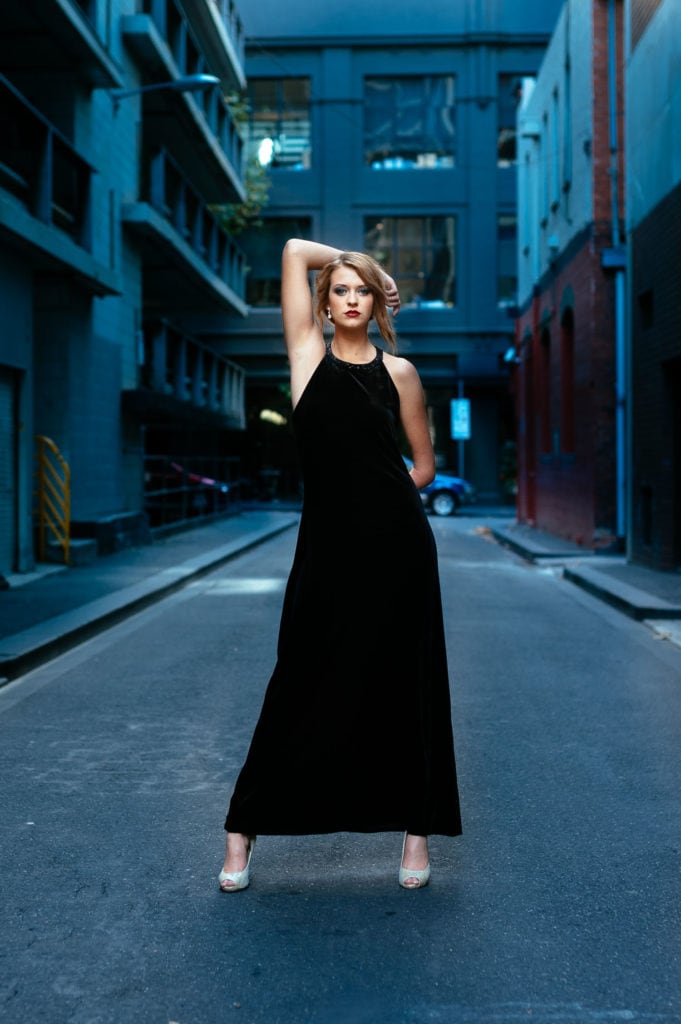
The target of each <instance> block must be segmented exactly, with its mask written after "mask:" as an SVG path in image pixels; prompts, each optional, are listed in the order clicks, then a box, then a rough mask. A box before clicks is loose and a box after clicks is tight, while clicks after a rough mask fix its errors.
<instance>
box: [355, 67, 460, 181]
mask: <svg viewBox="0 0 681 1024" xmlns="http://www.w3.org/2000/svg"><path fill="white" fill-rule="evenodd" d="M454 81H455V80H454V75H419V76H417V75H412V76H405V77H403V78H392V77H390V78H387V77H381V78H365V79H364V159H365V163H366V164H367V165H368V166H369V167H373V168H375V169H379V170H394V169H401V168H405V167H407V168H413V167H418V168H421V167H453V166H454V157H455V153H456V149H455V123H454V121H455V111H454Z"/></svg>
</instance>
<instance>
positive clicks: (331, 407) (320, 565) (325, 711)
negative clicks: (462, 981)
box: [219, 239, 461, 892]
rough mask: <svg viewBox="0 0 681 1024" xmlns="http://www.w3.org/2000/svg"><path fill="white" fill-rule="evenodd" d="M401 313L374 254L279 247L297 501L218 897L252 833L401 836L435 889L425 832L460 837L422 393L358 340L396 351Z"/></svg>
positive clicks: (411, 879) (410, 864)
mask: <svg viewBox="0 0 681 1024" xmlns="http://www.w3.org/2000/svg"><path fill="white" fill-rule="evenodd" d="M312 270H321V273H320V274H319V275H318V277H317V280H316V314H317V317H318V318H319V319H316V318H315V310H314V309H313V304H312V301H311V296H310V288H309V284H308V274H309V272H310V271H312ZM399 305H400V300H399V294H398V290H397V287H396V285H395V282H394V281H393V280H392V278H391V277H389V276H388V275H387V274H386V273H385V272H384V271H383V270H382V269H381V267H380V266H379V265H378V264H377V263H376V262H375V261H374V260H372V259H371V258H370V257H368V256H366V255H364V254H362V253H347V252H343V251H341V250H340V249H335V248H332V247H331V246H327V245H321V244H318V243H315V242H308V241H303V240H301V239H291V240H289V241H288V242H287V243H286V246H285V248H284V253H283V260H282V314H283V322H284V334H285V338H286V347H287V352H288V357H289V362H290V368H291V398H292V403H293V408H294V412H293V426H294V430H295V433H296V437H297V440H298V444H299V449H300V455H301V461H302V467H303V477H304V484H305V490H304V495H305V496H304V503H303V513H302V518H301V523H300V531H299V536H298V544H297V548H296V554H295V558H294V563H293V567H292V569H291V575H290V578H289V581H288V585H287V589H286V595H285V599H284V607H283V612H282V620H281V627H280V633H279V643H278V650H277V664H276V667H275V670H274V673H273V675H272V679H271V680H270V684H269V687H268V689H267V693H266V696H265V701H264V704H263V708H262V712H261V715H260V719H259V721H258V724H257V726H256V729H255V733H254V735H253V740H252V743H251V747H250V750H249V753H248V757H247V759H246V763H245V764H244V767H243V769H242V771H241V773H240V775H239V778H238V780H237V784H236V787H235V790H234V795H233V797H232V801H231V804H230V808H229V813H228V815H227V821H226V823H225V829H226V830H227V850H226V855H225V862H224V867H223V870H222V871H221V872H220V876H219V880H220V888H221V889H222V890H223V891H224V892H235V891H238V890H239V889H244V888H246V886H247V885H248V882H249V866H250V859H251V853H252V851H253V844H254V842H255V836H256V834H257V833H262V834H269V835H307V834H313V833H329V832H341V831H343V832H345V831H348V832H379V831H400V832H404V833H405V837H404V843H403V848H402V863H401V866H400V871H399V882H400V885H402V886H403V887H404V888H408V889H417V888H420V887H422V886H424V885H426V884H427V882H428V879H429V877H430V865H429V857H428V839H427V837H428V835H429V834H433V833H439V834H442V835H449V836H455V835H459V834H460V832H461V822H460V815H459V803H458V793H457V785H456V771H455V765H454V751H453V744H452V733H451V721H450V705H449V684H448V677H447V663H446V654H445V644H444V630H443V625H442V609H441V601H440V589H439V581H438V572H437V555H436V551H435V544H434V540H433V535H432V532H431V530H430V526H429V524H428V521H427V519H426V516H425V513H424V511H423V506H422V503H421V499H420V497H419V493H418V492H419V488H422V487H425V486H426V484H428V483H429V482H430V481H431V480H432V478H433V475H434V472H435V459H434V455H433V448H432V444H431V439H430V433H429V430H428V421H427V417H426V409H425V403H424V397H423V390H422V388H421V383H420V381H419V377H418V374H417V372H416V370H415V369H414V367H413V366H412V365H411V364H410V363H408V362H407V361H406V360H405V359H400V358H398V357H397V356H395V355H392V354H389V353H387V352H384V351H383V350H382V349H377V348H375V347H374V346H373V344H372V343H371V341H370V340H369V333H368V331H369V324H370V321H371V320H372V318H375V319H376V322H377V324H378V327H379V330H380V332H381V335H382V337H383V339H384V341H385V342H386V343H387V344H388V345H389V346H390V347H391V348H393V349H394V347H395V346H394V331H393V327H392V323H391V322H390V318H389V316H388V312H387V307H392V310H393V313H397V311H398V310H399ZM324 316H325V317H326V319H328V321H329V323H330V324H331V325H332V327H333V332H334V333H333V338H332V340H331V343H330V344H328V345H326V344H325V342H324V337H323V334H322V329H321V327H320V322H321V321H322V319H323V317H324ZM400 425H401V428H402V429H403V431H404V434H405V435H406V438H407V441H408V443H409V447H410V449H411V454H412V459H413V468H412V469H411V470H410V471H409V472H408V471H407V469H406V466H405V463H404V461H403V459H402V457H401V455H400V451H399V446H398V429H399V427H400ZM410 477H411V479H410Z"/></svg>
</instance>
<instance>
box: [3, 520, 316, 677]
mask: <svg viewBox="0 0 681 1024" xmlns="http://www.w3.org/2000/svg"><path fill="white" fill-rule="evenodd" d="M299 519H300V517H299V516H298V515H291V516H290V518H288V519H287V520H286V521H285V522H283V523H277V524H276V525H275V526H268V527H262V528H261V529H259V530H254V531H253V532H252V533H247V534H244V536H243V537H239V538H238V539H237V540H233V541H230V542H229V543H228V544H224V545H222V546H221V547H218V548H213V549H212V550H211V551H209V552H205V553H204V554H201V555H197V556H196V557H194V558H190V559H188V560H187V561H185V562H182V563H181V564H180V565H176V566H172V567H170V568H167V569H163V570H161V571H160V572H157V573H154V575H153V576H149V577H148V578H147V579H145V580H143V581H142V582H140V583H133V584H132V585H131V586H129V587H122V588H121V589H120V590H116V591H114V592H113V593H111V594H107V595H106V597H100V598H97V599H96V600H94V601H90V602H88V603H87V604H84V605H81V606H80V607H79V608H74V609H72V610H71V611H69V612H64V613H63V614H62V615H55V616H54V617H53V618H50V619H47V620H45V621H44V622H41V623H38V624H37V625H35V626H31V627H30V628H29V629H25V630H22V632H20V633H15V634H14V635H13V636H6V637H3V638H2V639H0V686H2V685H4V684H6V683H9V682H11V681H12V680H13V679H16V678H17V676H20V675H23V674H24V673H25V672H28V671H30V670H31V669H34V668H37V667H38V666H39V665H42V664H44V662H46V661H48V660H49V659H50V658H54V657H55V656H56V655H58V654H63V653H64V652H65V651H67V650H69V649H70V648H72V647H75V646H76V644H79V643H82V642H83V641H84V640H88V639H89V638H90V637H92V636H95V635H96V634H97V633H100V632H102V630H104V629H108V628H109V627H110V626H114V625H116V623H118V622H122V621H123V619H126V618H128V617H129V616H130V615H133V614H134V613H135V612H138V611H141V610H142V609H143V608H146V607H148V606H149V605H152V604H155V603H156V602H158V601H160V600H162V599H163V598H164V597H168V596H169V595H170V594H172V593H174V592H175V591H177V590H181V589H182V587H185V586H187V584H188V583H191V582H193V581H194V580H196V579H199V578H200V577H201V576H205V575H207V574H208V573H209V572H212V571H213V570H214V569H219V568H220V566H222V565H225V564H226V563H227V562H229V561H231V560H232V559H233V558H236V557H237V555H241V554H243V553H244V552H245V551H248V550H250V549H251V548H254V547H257V546H258V545H259V544H262V543H264V541H267V540H270V539H271V538H272V537H276V536H277V535H278V534H280V533H283V532H284V531H285V530H288V529H290V528H291V527H292V526H295V525H296V524H297V523H298V522H299Z"/></svg>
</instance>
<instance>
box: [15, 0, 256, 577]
mask: <svg viewBox="0 0 681 1024" xmlns="http://www.w3.org/2000/svg"><path fill="white" fill-rule="evenodd" d="M243 47H244V38H243V31H242V28H241V23H240V20H239V17H238V14H237V12H236V10H235V8H234V5H233V3H231V2H230V0H220V2H219V3H218V2H217V0H182V2H180V0H113V2H105V0H43V2H38V0H26V2H25V3H21V4H9V5H4V7H3V13H2V15H1V16H0V68H2V74H0V108H1V110H2V124H3V139H2V147H1V152H0V307H1V308H2V316H3V328H4V329H3V331H2V334H1V335H0V538H1V539H0V573H5V574H6V573H11V572H13V571H25V570H28V569H30V568H31V567H32V565H33V562H34V558H35V550H34V526H33V518H32V491H33V469H34V454H35V437H36V435H42V436H47V437H49V438H50V439H51V440H52V441H53V442H54V443H55V444H56V445H57V446H58V448H59V449H60V451H61V453H62V455H63V457H64V458H65V459H66V461H67V462H68V464H69V466H70V470H71V503H72V518H73V534H74V536H90V537H93V538H95V539H96V540H97V541H98V544H99V549H100V550H101V551H106V550H111V549H113V548H115V547H116V546H119V545H121V544H124V543H126V542H127V541H129V540H131V539H135V538H139V537H140V536H141V535H143V534H144V532H145V530H146V528H147V525H148V512H149V509H148V508H147V507H146V506H147V505H148V500H147V497H146V496H145V474H146V477H147V484H148V483H149V463H148V459H149V457H150V456H152V455H156V456H170V457H175V458H177V457H178V456H182V458H183V459H185V461H187V460H188V459H189V457H190V456H191V455H192V454H193V453H194V449H195V448H196V447H197V446H198V445H199V444H200V445H201V446H203V444H204V443H205V440H206V437H208V436H210V438H211V439H213V440H212V442H211V443H212V444H213V446H214V454H219V452H220V442H219V441H217V442H216V441H215V440H214V439H215V437H218V438H219V437H220V436H221V435H223V434H224V433H225V432H226V431H228V430H230V429H231V430H238V429H241V428H243V423H244V417H243V371H242V370H241V369H240V368H239V367H237V366H235V365H234V364H233V363H231V362H230V361H229V360H227V359H225V357H224V356H223V355H221V354H220V353H218V352H216V351H215V349H213V348H211V346H210V343H209V342H206V341H205V340H204V339H202V338H201V337H200V336H198V335H195V334H193V333H191V332H190V331H189V328H188V326H187V323H188V319H189V317H190V315H191V314H192V313H193V312H194V311H196V310H197V309H211V310H215V311H220V312H230V313H232V314H235V315H239V316H241V315H245V313H246V310H247V307H246V304H245V294H244V279H245V266H244V259H243V254H242V253H241V252H240V250H239V249H238V248H237V246H236V245H235V244H234V241H233V239H231V238H230V237H229V235H228V234H227V233H226V232H225V231H224V229H223V228H222V226H221V224H220V222H219V220H218V219H217V218H216V217H215V216H214V214H213V213H212V212H211V209H210V204H214V203H229V202H239V201H240V200H242V199H243V196H244V187H243V180H242V141H241V137H240V135H239V132H238V130H237V125H236V124H235V122H234V119H233V116H232V113H231V111H230V109H229V107H228V105H227V104H226V103H225V101H224V99H223V96H222V94H223V93H227V92H229V91H232V90H235V89H241V88H242V87H243V86H244V81H245V80H244V73H243ZM205 74H210V75H212V76H214V77H215V79H216V81H217V83H218V85H217V87H213V88H211V89H202V90H201V91H191V92H190V91H187V88H189V87H192V88H195V87H196V86H197V85H198V84H199V83H198V80H197V77H196V76H197V75H205ZM205 84H206V83H205V82H204V83H203V85H205ZM159 86H161V88H159ZM179 86H182V88H181V89H180V88H178V87H179ZM185 86H186V87H187V88H185ZM202 427H204V428H205V433H204V435H203V436H201V438H200V440H199V441H196V440H192V438H191V434H192V432H195V431H197V430H199V429H201V428H202ZM180 434H182V437H180ZM181 440H182V441H183V443H184V447H183V448H178V445H179V444H180V441H181ZM204 454H207V453H204ZM147 490H149V487H148V486H147Z"/></svg>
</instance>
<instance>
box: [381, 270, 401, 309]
mask: <svg viewBox="0 0 681 1024" xmlns="http://www.w3.org/2000/svg"><path fill="white" fill-rule="evenodd" d="M383 284H384V295H385V304H386V306H390V308H391V309H392V311H393V316H397V314H398V313H399V311H400V293H399V291H398V288H397V285H396V284H395V282H394V281H393V279H392V277H390V276H389V275H388V274H385V275H384V282H383Z"/></svg>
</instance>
